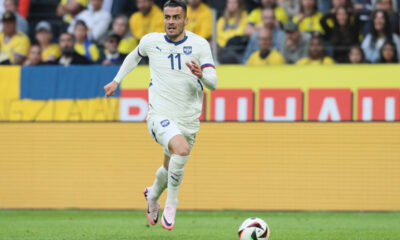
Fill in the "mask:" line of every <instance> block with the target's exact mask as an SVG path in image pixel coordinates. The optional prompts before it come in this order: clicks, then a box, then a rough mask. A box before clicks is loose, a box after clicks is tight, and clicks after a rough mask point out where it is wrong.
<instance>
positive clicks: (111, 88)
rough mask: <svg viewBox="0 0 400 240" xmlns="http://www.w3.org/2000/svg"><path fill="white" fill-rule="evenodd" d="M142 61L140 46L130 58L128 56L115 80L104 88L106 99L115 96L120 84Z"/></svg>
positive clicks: (130, 54)
mask: <svg viewBox="0 0 400 240" xmlns="http://www.w3.org/2000/svg"><path fill="white" fill-rule="evenodd" d="M141 59H142V55H141V53H140V50H139V46H138V47H136V48H135V50H133V51H132V52H131V53H129V55H128V56H126V58H125V60H124V62H123V63H122V65H121V67H120V69H119V71H118V73H117V75H116V76H115V78H114V79H113V80H112V81H111V82H110V83H109V84H107V85H106V86H104V91H105V92H106V97H110V96H112V95H114V93H115V91H116V90H117V88H118V84H119V83H120V82H121V80H122V79H123V78H124V77H125V76H126V75H127V74H128V73H129V72H130V71H132V70H133V69H134V68H135V67H136V66H137V65H138V64H139V62H140V60H141Z"/></svg>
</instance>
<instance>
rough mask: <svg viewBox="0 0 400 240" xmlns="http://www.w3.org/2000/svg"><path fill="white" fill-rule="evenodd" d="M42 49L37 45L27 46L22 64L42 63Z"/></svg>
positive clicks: (33, 64)
mask: <svg viewBox="0 0 400 240" xmlns="http://www.w3.org/2000/svg"><path fill="white" fill-rule="evenodd" d="M42 64H43V62H42V50H41V48H40V46H39V45H36V44H34V45H32V46H31V47H30V48H29V53H28V58H27V59H26V61H25V62H24V66H36V65H42Z"/></svg>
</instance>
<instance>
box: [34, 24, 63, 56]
mask: <svg viewBox="0 0 400 240" xmlns="http://www.w3.org/2000/svg"><path fill="white" fill-rule="evenodd" d="M35 31H36V34H35V38H36V40H37V41H38V43H39V45H40V48H41V51H42V61H43V62H49V61H54V60H56V59H57V58H59V57H60V56H61V49H60V46H58V44H57V43H51V39H52V38H53V34H52V31H51V25H50V23H49V22H47V21H40V22H39V23H38V24H37V25H36V28H35Z"/></svg>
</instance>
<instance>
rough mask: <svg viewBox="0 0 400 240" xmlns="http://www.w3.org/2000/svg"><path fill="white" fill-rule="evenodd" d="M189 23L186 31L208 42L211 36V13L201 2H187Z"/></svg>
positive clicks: (195, 0) (189, 0)
mask: <svg viewBox="0 0 400 240" xmlns="http://www.w3.org/2000/svg"><path fill="white" fill-rule="evenodd" d="M187 15H188V18H189V23H188V25H187V26H186V30H188V31H191V32H194V33H196V34H197V35H200V36H202V37H203V38H205V39H207V40H210V39H211V35H212V12H211V9H210V7H208V6H207V4H205V3H203V2H202V0H188V9H187Z"/></svg>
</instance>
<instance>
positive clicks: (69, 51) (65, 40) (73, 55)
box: [52, 32, 90, 66]
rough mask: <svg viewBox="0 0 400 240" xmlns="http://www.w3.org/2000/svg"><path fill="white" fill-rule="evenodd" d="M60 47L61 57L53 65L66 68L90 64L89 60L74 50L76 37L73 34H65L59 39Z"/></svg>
mask: <svg viewBox="0 0 400 240" xmlns="http://www.w3.org/2000/svg"><path fill="white" fill-rule="evenodd" d="M59 45H60V47H61V57H60V58H58V59H56V60H55V61H54V62H52V63H53V64H59V65H64V66H69V65H76V64H90V62H89V60H87V58H85V57H83V56H81V55H79V54H78V53H77V52H76V51H75V50H74V37H73V36H72V34H70V33H67V32H64V33H61V35H60V37H59Z"/></svg>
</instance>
